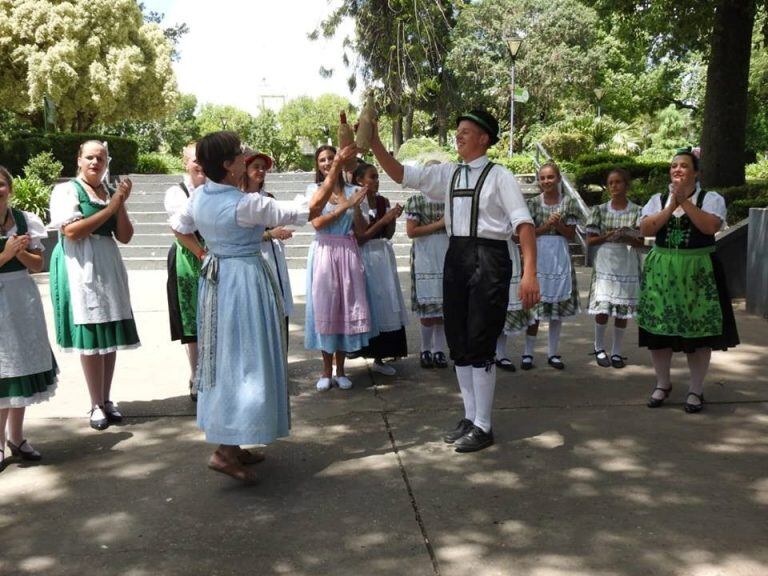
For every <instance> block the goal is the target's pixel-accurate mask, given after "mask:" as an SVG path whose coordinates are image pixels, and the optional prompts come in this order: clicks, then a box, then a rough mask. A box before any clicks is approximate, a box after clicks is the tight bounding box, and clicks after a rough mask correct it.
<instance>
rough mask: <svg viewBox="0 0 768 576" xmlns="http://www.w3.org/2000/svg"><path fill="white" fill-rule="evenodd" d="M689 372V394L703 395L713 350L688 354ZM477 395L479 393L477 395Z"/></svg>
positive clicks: (703, 349)
mask: <svg viewBox="0 0 768 576" xmlns="http://www.w3.org/2000/svg"><path fill="white" fill-rule="evenodd" d="M686 357H687V358H688V370H689V372H690V373H691V382H690V386H689V392H695V393H696V394H701V393H702V392H703V391H704V378H705V377H706V376H707V371H708V370H709V360H710V358H711V357H712V349H711V348H699V349H698V350H696V352H694V353H693V354H686ZM475 395H477V393H475Z"/></svg>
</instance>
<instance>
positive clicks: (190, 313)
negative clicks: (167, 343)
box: [164, 142, 206, 402]
mask: <svg viewBox="0 0 768 576" xmlns="http://www.w3.org/2000/svg"><path fill="white" fill-rule="evenodd" d="M195 146H196V143H195V142H192V143H191V144H187V145H186V146H185V147H184V155H183V162H184V170H185V171H186V174H185V175H184V180H183V181H182V182H179V183H178V184H175V185H174V186H171V187H170V188H168V190H167V191H166V192H165V201H164V205H165V211H166V212H167V213H168V222H169V223H170V224H171V226H173V224H174V222H175V221H176V220H177V219H178V217H179V216H178V215H179V214H180V213H181V212H183V211H184V210H185V209H186V205H187V202H188V201H189V199H190V198H192V196H193V195H194V193H195V189H196V188H197V187H198V186H202V185H203V184H205V174H203V169H202V168H200V165H199V164H198V163H197V159H196V158H195ZM171 229H173V228H171ZM174 234H175V236H176V240H175V242H174V243H173V244H172V245H171V248H170V250H169V251H168V282H167V284H166V294H167V296H168V315H169V320H170V324H171V340H180V341H181V343H182V344H184V346H185V347H186V349H187V358H188V359H189V371H190V374H189V397H190V398H191V399H192V400H193V401H195V402H196V401H197V388H196V387H195V371H196V370H197V283H198V280H199V279H200V266H201V263H202V260H203V258H204V257H205V254H206V250H205V246H204V244H203V238H202V236H200V235H199V234H180V233H179V232H175V231H174Z"/></svg>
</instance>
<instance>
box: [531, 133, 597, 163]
mask: <svg viewBox="0 0 768 576" xmlns="http://www.w3.org/2000/svg"><path fill="white" fill-rule="evenodd" d="M541 144H542V145H543V146H544V148H546V149H547V152H549V153H550V154H551V155H552V157H553V158H557V160H558V161H561V160H574V159H575V158H577V157H579V156H583V155H584V154H587V153H588V152H590V151H591V150H592V140H591V138H590V137H589V136H588V135H586V134H583V133H580V132H561V131H560V130H552V131H550V132H546V133H544V134H542V135H541Z"/></svg>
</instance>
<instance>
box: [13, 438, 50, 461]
mask: <svg viewBox="0 0 768 576" xmlns="http://www.w3.org/2000/svg"><path fill="white" fill-rule="evenodd" d="M24 446H26V447H27V448H28V450H24ZM8 448H10V449H11V455H12V456H18V457H19V458H21V459H22V460H26V461H28V462H39V461H40V460H42V459H43V456H42V455H41V454H40V452H38V451H37V450H35V449H34V448H32V445H31V444H30V443H29V442H27V440H26V438H25V439H24V440H22V441H21V443H20V444H19V445H18V446H17V445H16V444H14V443H13V442H11V441H10V440H8Z"/></svg>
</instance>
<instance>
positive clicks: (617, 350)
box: [611, 326, 627, 356]
mask: <svg viewBox="0 0 768 576" xmlns="http://www.w3.org/2000/svg"><path fill="white" fill-rule="evenodd" d="M626 330H627V329H626V328H619V327H618V326H614V327H613V349H612V350H611V356H614V355H615V356H621V345H622V344H623V343H624V332H625V331H626Z"/></svg>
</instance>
